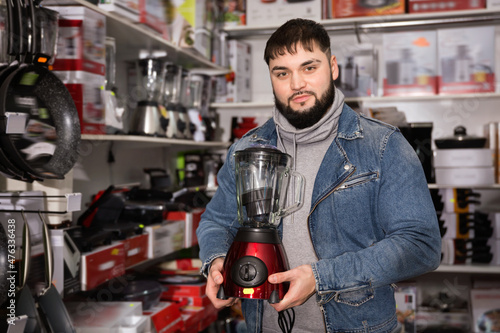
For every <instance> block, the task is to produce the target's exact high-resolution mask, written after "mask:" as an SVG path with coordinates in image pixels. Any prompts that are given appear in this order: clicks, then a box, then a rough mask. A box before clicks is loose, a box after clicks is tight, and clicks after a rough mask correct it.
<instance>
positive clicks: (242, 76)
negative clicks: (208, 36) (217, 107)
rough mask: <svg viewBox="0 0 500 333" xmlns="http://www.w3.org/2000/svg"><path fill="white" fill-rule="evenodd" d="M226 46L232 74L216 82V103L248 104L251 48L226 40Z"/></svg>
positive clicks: (250, 90) (235, 41) (233, 40)
mask: <svg viewBox="0 0 500 333" xmlns="http://www.w3.org/2000/svg"><path fill="white" fill-rule="evenodd" d="M226 45H227V50H228V57H227V59H228V63H229V68H230V69H231V70H232V73H231V74H230V75H225V76H223V77H220V79H219V81H218V82H217V92H216V97H215V98H216V102H219V103H225V102H228V103H239V102H249V101H250V100H251V99H252V85H251V82H252V81H251V80H252V48H251V46H250V44H247V43H245V42H242V41H239V40H235V39H231V40H227V41H226Z"/></svg>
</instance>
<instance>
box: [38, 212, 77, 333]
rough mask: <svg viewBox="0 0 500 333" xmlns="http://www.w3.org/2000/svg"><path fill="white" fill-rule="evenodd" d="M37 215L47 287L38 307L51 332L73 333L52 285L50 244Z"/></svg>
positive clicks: (45, 230) (43, 223) (44, 225)
mask: <svg viewBox="0 0 500 333" xmlns="http://www.w3.org/2000/svg"><path fill="white" fill-rule="evenodd" d="M38 215H39V216H40V219H41V220H42V228H43V245H44V253H45V282H46V285H47V287H46V288H45V289H44V290H42V292H41V294H40V295H39V297H38V305H39V308H40V310H41V312H42V313H43V315H44V316H45V319H46V321H47V324H48V326H49V328H50V331H51V332H57V333H75V332H76V331H75V329H74V327H73V324H72V322H71V318H70V316H69V313H68V310H67V309H66V306H65V305H64V303H63V301H62V299H61V295H59V293H58V292H57V289H56V288H55V287H54V286H53V285H52V276H53V272H54V263H53V256H52V246H51V244H50V237H49V229H48V228H47V223H46V222H45V220H44V218H43V216H42V214H41V213H40V212H39V213H38Z"/></svg>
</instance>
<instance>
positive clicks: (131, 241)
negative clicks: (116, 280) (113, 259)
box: [122, 234, 149, 268]
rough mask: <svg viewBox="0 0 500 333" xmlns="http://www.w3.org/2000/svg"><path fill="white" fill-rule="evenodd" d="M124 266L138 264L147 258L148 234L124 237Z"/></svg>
mask: <svg viewBox="0 0 500 333" xmlns="http://www.w3.org/2000/svg"><path fill="white" fill-rule="evenodd" d="M122 242H123V248H124V250H125V267H126V268H128V267H131V266H133V265H137V264H140V263H141V262H144V261H146V260H147V259H148V249H149V244H148V242H149V235H148V234H142V235H137V236H134V237H131V238H127V239H124V240H123V241H122Z"/></svg>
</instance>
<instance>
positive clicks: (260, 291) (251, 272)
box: [217, 227, 289, 304]
mask: <svg viewBox="0 0 500 333" xmlns="http://www.w3.org/2000/svg"><path fill="white" fill-rule="evenodd" d="M288 269H289V266H288V260H287V257H286V254H285V251H284V249H283V244H282V243H281V240H280V238H279V236H278V231H277V230H276V229H274V228H248V227H242V228H240V229H239V230H238V233H237V234H236V237H235V239H234V241H233V244H232V245H231V247H230V249H229V251H228V254H227V256H226V259H225V261H224V269H223V273H222V276H223V278H224V282H223V284H222V285H221V287H220V289H219V292H218V294H217V298H219V299H228V298H230V297H236V298H247V299H264V300H268V301H269V303H271V304H273V303H279V301H280V300H281V299H283V297H284V295H285V294H286V292H287V291H288V287H289V283H281V284H272V283H269V282H268V281H267V277H268V276H269V275H271V274H274V273H279V272H284V271H287V270H288Z"/></svg>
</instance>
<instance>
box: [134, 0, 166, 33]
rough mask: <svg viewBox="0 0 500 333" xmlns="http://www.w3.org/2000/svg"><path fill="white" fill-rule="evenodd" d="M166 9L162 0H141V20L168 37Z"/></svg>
mask: <svg viewBox="0 0 500 333" xmlns="http://www.w3.org/2000/svg"><path fill="white" fill-rule="evenodd" d="M164 13H165V9H164V6H163V2H162V1H161V0H149V1H146V0H139V22H141V23H143V24H145V25H146V26H148V27H149V28H152V29H153V30H156V31H157V32H159V33H160V34H162V37H163V38H164V39H168V33H167V25H166V23H165V22H166V18H165V15H164Z"/></svg>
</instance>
